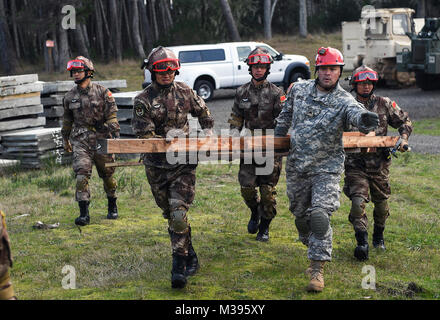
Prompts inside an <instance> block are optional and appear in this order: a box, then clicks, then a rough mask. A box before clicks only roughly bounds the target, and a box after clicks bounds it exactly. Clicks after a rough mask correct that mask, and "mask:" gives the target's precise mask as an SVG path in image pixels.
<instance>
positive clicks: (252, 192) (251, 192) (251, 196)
mask: <svg viewBox="0 0 440 320" xmlns="http://www.w3.org/2000/svg"><path fill="white" fill-rule="evenodd" d="M241 195H242V197H243V199H244V200H246V201H252V200H256V199H257V198H258V193H257V188H254V187H241Z"/></svg>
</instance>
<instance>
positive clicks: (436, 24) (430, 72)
mask: <svg viewBox="0 0 440 320" xmlns="http://www.w3.org/2000/svg"><path fill="white" fill-rule="evenodd" d="M406 35H407V36H408V37H409V38H410V39H411V51H409V50H405V49H404V50H402V51H401V52H398V53H397V55H396V63H397V71H400V72H411V71H414V72H415V77H416V85H417V86H418V87H420V88H421V89H422V90H435V89H440V18H425V25H424V26H423V28H422V30H421V31H420V32H418V33H416V32H407V33H406Z"/></svg>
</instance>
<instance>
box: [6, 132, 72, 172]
mask: <svg viewBox="0 0 440 320" xmlns="http://www.w3.org/2000/svg"><path fill="white" fill-rule="evenodd" d="M2 146H3V155H2V158H4V159H13V160H19V161H20V165H21V167H23V168H30V169H40V168H42V167H44V166H45V165H46V164H47V163H48V162H49V161H55V163H58V164H66V163H70V162H71V160H72V155H71V154H65V152H64V149H63V139H62V136H61V129H60V128H41V129H33V130H24V131H22V132H15V133H11V134H6V135H4V136H3V137H2Z"/></svg>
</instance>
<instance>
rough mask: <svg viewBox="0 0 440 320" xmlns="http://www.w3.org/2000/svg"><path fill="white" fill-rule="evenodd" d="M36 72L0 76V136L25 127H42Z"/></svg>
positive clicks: (43, 123)
mask: <svg viewBox="0 0 440 320" xmlns="http://www.w3.org/2000/svg"><path fill="white" fill-rule="evenodd" d="M42 90H43V85H42V84H41V83H40V82H38V75H37V74H27V75H15V76H8V77H0V136H2V135H3V134H4V133H6V132H13V131H17V130H22V129H25V128H36V127H43V126H44V125H45V124H46V119H45V118H44V117H43V116H41V115H40V114H41V113H42V112H43V105H42V104H41V98H40V92H41V91H42Z"/></svg>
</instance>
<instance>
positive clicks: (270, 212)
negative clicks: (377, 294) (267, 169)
mask: <svg viewBox="0 0 440 320" xmlns="http://www.w3.org/2000/svg"><path fill="white" fill-rule="evenodd" d="M263 166H264V165H263ZM282 166H283V160H282V158H281V157H276V158H275V159H274V168H273V171H272V173H271V174H269V175H257V174H256V168H257V167H262V166H260V165H255V164H244V161H243V160H241V162H240V170H239V172H238V181H239V182H240V186H241V195H242V197H243V199H244V202H245V203H246V205H247V206H248V207H249V208H250V209H256V208H257V206H258V204H259V203H261V205H262V206H263V209H264V213H263V217H264V218H265V219H269V220H270V219H273V218H274V217H275V216H276V214H277V211H276V208H277V201H276V195H277V189H276V185H277V183H278V180H279V178H280V173H281V169H282ZM258 187H259V188H260V195H261V198H260V196H259V195H258V190H257V188H258Z"/></svg>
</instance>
